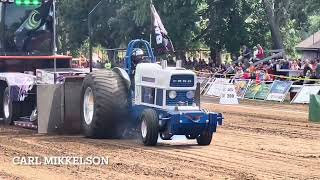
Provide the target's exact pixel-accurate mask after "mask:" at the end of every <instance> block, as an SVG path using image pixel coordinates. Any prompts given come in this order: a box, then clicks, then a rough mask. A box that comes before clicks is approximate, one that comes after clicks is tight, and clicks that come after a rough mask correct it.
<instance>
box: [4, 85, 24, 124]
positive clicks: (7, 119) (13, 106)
mask: <svg viewBox="0 0 320 180" xmlns="http://www.w3.org/2000/svg"><path fill="white" fill-rule="evenodd" d="M2 98H3V101H2V102H3V105H2V107H3V119H4V123H5V124H6V125H13V121H18V120H19V118H20V115H21V103H20V102H14V101H12V99H11V98H10V88H9V87H6V89H5V90H4V92H3V97H2Z"/></svg>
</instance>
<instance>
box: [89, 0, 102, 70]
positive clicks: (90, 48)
mask: <svg viewBox="0 0 320 180" xmlns="http://www.w3.org/2000/svg"><path fill="white" fill-rule="evenodd" d="M103 1H104V0H101V1H99V3H98V4H97V5H96V6H95V7H94V8H93V9H92V10H91V11H90V12H89V14H88V31H89V56H90V57H89V60H90V72H92V54H93V53H92V35H93V31H92V24H91V16H92V14H93V13H94V12H95V10H96V9H97V8H98V7H99V6H100V5H101V3H102V2H103Z"/></svg>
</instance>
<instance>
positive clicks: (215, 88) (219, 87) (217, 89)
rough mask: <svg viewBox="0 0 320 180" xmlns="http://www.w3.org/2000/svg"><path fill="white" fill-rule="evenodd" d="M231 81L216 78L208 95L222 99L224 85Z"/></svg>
mask: <svg viewBox="0 0 320 180" xmlns="http://www.w3.org/2000/svg"><path fill="white" fill-rule="evenodd" d="M229 81H230V80H229V79H226V78H216V79H215V81H213V82H212V83H211V86H210V87H209V89H208V91H207V92H206V95H207V96H217V97H220V96H221V93H222V92H223V86H224V84H226V83H229Z"/></svg>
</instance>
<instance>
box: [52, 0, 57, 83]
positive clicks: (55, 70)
mask: <svg viewBox="0 0 320 180" xmlns="http://www.w3.org/2000/svg"><path fill="white" fill-rule="evenodd" d="M56 23H57V22H56V0H53V56H54V60H53V64H54V65H53V66H54V67H53V68H54V83H55V84H56V78H57V75H56V72H57V57H56V55H57V41H56V38H57V27H56V25H57V24H56Z"/></svg>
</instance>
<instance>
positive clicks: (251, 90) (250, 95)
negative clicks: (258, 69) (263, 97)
mask: <svg viewBox="0 0 320 180" xmlns="http://www.w3.org/2000/svg"><path fill="white" fill-rule="evenodd" d="M260 87H261V85H260V84H258V83H256V82H251V84H250V85H249V87H248V88H247V91H246V94H245V95H244V98H245V99H254V97H255V95H256V94H257V92H258V91H259V89H260Z"/></svg>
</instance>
